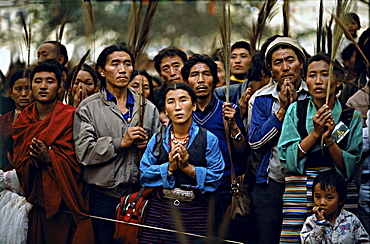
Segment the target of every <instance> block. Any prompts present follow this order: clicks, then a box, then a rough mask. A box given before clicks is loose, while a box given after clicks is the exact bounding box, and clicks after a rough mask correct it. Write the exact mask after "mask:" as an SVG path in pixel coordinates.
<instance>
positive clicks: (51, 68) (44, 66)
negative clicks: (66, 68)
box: [30, 60, 62, 85]
mask: <svg viewBox="0 0 370 244" xmlns="http://www.w3.org/2000/svg"><path fill="white" fill-rule="evenodd" d="M44 61H45V60H44ZM44 61H43V62H41V63H40V64H39V65H37V66H36V67H35V68H34V69H33V70H32V72H31V78H30V79H31V83H32V80H33V78H34V76H35V74H36V73H39V72H43V71H46V72H51V73H54V74H55V78H56V79H57V81H58V84H59V85H60V84H61V83H62V72H61V70H60V69H59V68H58V67H57V66H56V65H54V64H51V63H48V62H44Z"/></svg>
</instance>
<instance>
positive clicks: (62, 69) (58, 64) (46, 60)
mask: <svg viewBox="0 0 370 244" xmlns="http://www.w3.org/2000/svg"><path fill="white" fill-rule="evenodd" d="M41 63H48V64H52V65H54V66H56V67H58V69H59V70H60V73H61V74H62V73H63V72H65V73H66V74H68V70H67V68H66V67H65V66H63V65H61V64H60V63H59V62H58V60H56V59H51V58H48V59H44V60H42V62H41ZM62 78H63V74H62Z"/></svg>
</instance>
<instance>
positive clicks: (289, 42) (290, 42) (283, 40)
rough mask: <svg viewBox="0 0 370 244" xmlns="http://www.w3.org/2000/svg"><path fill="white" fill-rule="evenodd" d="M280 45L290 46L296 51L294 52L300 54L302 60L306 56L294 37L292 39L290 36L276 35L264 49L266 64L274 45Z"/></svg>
mask: <svg viewBox="0 0 370 244" xmlns="http://www.w3.org/2000/svg"><path fill="white" fill-rule="evenodd" d="M282 45H286V46H291V47H292V48H293V50H294V51H296V54H297V55H300V56H301V58H302V60H303V61H304V60H305V59H306V56H305V55H304V52H303V48H302V46H301V45H300V44H299V42H298V41H297V40H296V39H293V38H291V37H278V38H276V39H275V40H274V41H273V42H271V43H270V45H268V47H267V49H266V53H265V58H266V63H267V64H268V63H269V62H268V60H267V57H269V56H270V55H271V54H272V53H271V52H272V51H273V50H274V49H275V48H276V47H278V46H282Z"/></svg>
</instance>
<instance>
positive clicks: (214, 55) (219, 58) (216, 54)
mask: <svg viewBox="0 0 370 244" xmlns="http://www.w3.org/2000/svg"><path fill="white" fill-rule="evenodd" d="M211 58H212V60H213V61H220V62H221V63H225V62H224V57H223V56H222V49H221V48H217V49H216V50H215V51H214V52H213V53H212V54H211Z"/></svg>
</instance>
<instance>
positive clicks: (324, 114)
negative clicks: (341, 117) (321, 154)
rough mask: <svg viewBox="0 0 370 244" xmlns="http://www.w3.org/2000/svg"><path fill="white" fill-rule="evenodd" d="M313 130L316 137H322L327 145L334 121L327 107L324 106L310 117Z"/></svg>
mask: <svg viewBox="0 0 370 244" xmlns="http://www.w3.org/2000/svg"><path fill="white" fill-rule="evenodd" d="M312 121H313V125H314V129H313V132H314V133H315V134H316V136H317V137H320V136H321V137H322V138H323V139H324V142H325V143H329V142H330V141H331V140H332V138H331V134H332V132H333V130H334V127H335V121H334V118H333V116H332V115H331V110H330V109H329V107H328V105H326V104H324V105H323V106H322V107H321V108H319V110H317V112H316V114H315V115H314V116H313V117H312Z"/></svg>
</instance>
